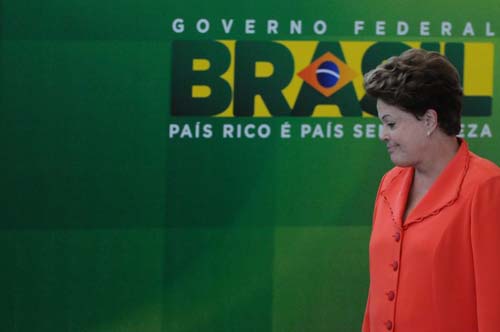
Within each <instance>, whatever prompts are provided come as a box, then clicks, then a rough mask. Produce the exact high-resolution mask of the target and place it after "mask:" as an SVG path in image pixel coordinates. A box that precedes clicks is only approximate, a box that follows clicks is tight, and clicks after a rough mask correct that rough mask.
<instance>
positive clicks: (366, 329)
mask: <svg viewBox="0 0 500 332" xmlns="http://www.w3.org/2000/svg"><path fill="white" fill-rule="evenodd" d="M386 175H387V174H386ZM386 175H384V176H383V177H382V180H380V184H379V185H378V190H377V196H375V206H374V208H373V222H372V224H373V223H374V222H375V215H376V214H377V205H378V204H379V201H380V200H379V197H380V191H381V189H382V184H383V183H384V180H385V178H386ZM369 310H370V290H368V299H367V300H366V308H365V315H364V317H363V324H362V326H361V331H362V332H370V314H369Z"/></svg>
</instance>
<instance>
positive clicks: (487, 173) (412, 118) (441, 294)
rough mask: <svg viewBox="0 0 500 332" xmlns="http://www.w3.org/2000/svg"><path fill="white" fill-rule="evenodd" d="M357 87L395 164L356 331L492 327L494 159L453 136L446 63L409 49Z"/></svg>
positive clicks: (385, 185)
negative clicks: (371, 106)
mask: <svg viewBox="0 0 500 332" xmlns="http://www.w3.org/2000/svg"><path fill="white" fill-rule="evenodd" d="M365 88H366V91H367V93H368V94H369V95H371V96H373V97H375V98H377V108H378V117H379V118H380V120H381V121H382V124H383V131H382V136H381V139H382V140H383V141H384V142H385V144H386V145H387V150H388V152H389V155H390V158H391V160H392V162H393V163H394V164H395V165H396V167H394V168H393V169H392V170H390V171H389V172H388V173H387V174H386V175H385V176H384V177H383V178H382V181H381V183H380V187H379V190H378V193H377V197H376V201H375V209H374V216H373V230H372V234H371V240H370V290H369V294H368V302H367V306H366V313H365V318H364V321H363V327H362V330H363V332H368V331H369V332H379V331H398V332H428V331H429V332H430V331H432V332H462V331H463V332H498V331H500V168H499V167H498V166H496V165H495V164H493V163H492V162H490V161H488V160H486V159H483V158H480V157H478V156H477V155H475V154H473V153H472V152H470V151H469V149H468V147H467V143H466V142H465V141H464V140H463V139H459V138H457V137H456V136H457V135H458V133H459V131H460V113H461V108H462V89H461V87H460V79H459V75H458V73H457V71H456V69H455V68H454V67H453V65H452V64H451V63H450V62H449V61H448V60H447V59H446V58H445V57H444V56H442V55H440V54H438V53H435V52H427V51H424V50H419V49H412V50H408V51H406V52H404V53H403V54H401V55H400V56H398V57H393V58H390V59H389V60H388V61H386V62H385V63H383V64H381V65H380V66H378V67H377V68H376V69H374V70H373V71H371V72H369V73H367V74H366V76H365Z"/></svg>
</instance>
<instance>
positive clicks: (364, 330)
mask: <svg viewBox="0 0 500 332" xmlns="http://www.w3.org/2000/svg"><path fill="white" fill-rule="evenodd" d="M369 307H370V292H369V291H368V300H367V301H366V309H365V317H364V319H363V325H362V326H361V332H370V315H369V314H368V308H369Z"/></svg>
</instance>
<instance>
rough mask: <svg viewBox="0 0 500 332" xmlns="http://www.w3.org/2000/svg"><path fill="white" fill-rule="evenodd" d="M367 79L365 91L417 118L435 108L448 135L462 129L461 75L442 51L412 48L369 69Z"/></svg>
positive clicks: (441, 125) (456, 133) (452, 134)
mask: <svg viewBox="0 0 500 332" xmlns="http://www.w3.org/2000/svg"><path fill="white" fill-rule="evenodd" d="M364 80H365V89H366V92H367V93H368V94H369V95H371V96H372V97H375V98H380V99H382V100H383V101H384V102H386V103H388V104H391V105H395V106H398V107H400V108H402V109H403V110H404V111H406V112H409V113H412V114H413V115H415V117H416V118H417V119H420V117H421V116H422V115H424V113H425V112H426V111H427V110H428V109H434V110H435V111H436V112H437V114H438V125H439V127H440V128H441V129H442V130H443V131H444V132H445V133H446V134H447V135H450V136H454V135H458V133H459V132H460V115H461V113H462V96H463V92H462V87H461V86H460V77H459V75H458V72H457V70H456V68H455V67H454V66H453V65H452V64H451V63H450V62H449V61H448V59H447V58H446V57H444V56H443V55H441V54H439V53H437V52H429V51H425V50H422V49H410V50H407V51H405V52H403V53H402V54H401V55H399V56H395V57H391V58H389V59H388V60H387V61H386V62H384V63H382V64H380V65H379V66H378V67H377V68H375V69H373V70H371V71H370V72H368V73H366V75H365V76H364Z"/></svg>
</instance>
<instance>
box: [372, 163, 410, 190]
mask: <svg viewBox="0 0 500 332" xmlns="http://www.w3.org/2000/svg"><path fill="white" fill-rule="evenodd" d="M407 171H408V168H405V167H398V166H396V167H393V168H392V169H391V170H389V171H388V172H387V173H385V174H384V176H383V177H382V180H381V181H380V190H379V191H380V192H382V191H384V190H386V189H387V188H388V187H390V185H391V183H392V182H393V181H394V180H396V179H397V178H398V177H400V176H401V175H402V174H403V173H404V172H407Z"/></svg>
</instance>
